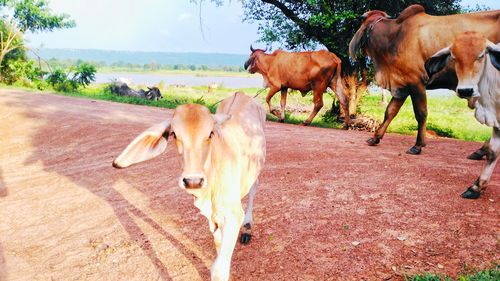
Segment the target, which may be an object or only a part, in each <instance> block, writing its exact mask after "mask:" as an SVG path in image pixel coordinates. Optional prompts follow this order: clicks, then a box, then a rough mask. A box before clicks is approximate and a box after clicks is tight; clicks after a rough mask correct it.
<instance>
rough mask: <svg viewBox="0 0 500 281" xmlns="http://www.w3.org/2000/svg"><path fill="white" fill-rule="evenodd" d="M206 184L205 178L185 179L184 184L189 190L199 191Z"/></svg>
mask: <svg viewBox="0 0 500 281" xmlns="http://www.w3.org/2000/svg"><path fill="white" fill-rule="evenodd" d="M204 182H205V179H204V178H199V177H192V178H183V179H182V183H183V185H184V188H187V189H198V188H202V187H203V183H204Z"/></svg>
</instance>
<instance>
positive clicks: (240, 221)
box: [113, 93, 266, 280]
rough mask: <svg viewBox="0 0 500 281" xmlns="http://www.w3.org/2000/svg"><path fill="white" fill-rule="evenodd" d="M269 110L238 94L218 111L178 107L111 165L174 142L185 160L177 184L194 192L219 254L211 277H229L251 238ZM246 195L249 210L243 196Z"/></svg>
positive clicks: (126, 163)
mask: <svg viewBox="0 0 500 281" xmlns="http://www.w3.org/2000/svg"><path fill="white" fill-rule="evenodd" d="M265 117H266V112H265V109H264V108H263V107H262V105H261V104H259V103H258V102H257V101H256V100H255V99H253V98H251V97H248V96H246V95H245V94H243V93H235V94H234V95H233V96H231V97H229V98H226V99H224V100H223V101H222V102H221V104H220V106H219V107H218V108H217V112H216V114H214V115H212V114H210V111H209V110H208V109H207V108H206V107H204V106H201V105H197V104H186V105H181V106H178V107H177V108H176V109H175V111H174V114H173V117H172V119H171V120H166V121H164V122H162V123H160V124H157V125H154V126H152V127H151V128H149V129H147V130H146V131H144V132H143V133H142V134H140V135H139V136H138V137H137V138H135V139H134V140H133V141H132V142H131V143H130V144H129V145H128V146H127V148H126V149H125V150H124V151H123V152H122V153H121V154H120V155H119V156H118V157H117V158H116V160H115V161H114V162H113V166H114V167H116V168H125V167H128V166H130V165H132V164H134V163H138V162H142V161H145V160H148V159H151V158H153V157H155V156H158V155H160V154H161V153H162V152H163V151H165V149H166V147H167V141H168V140H169V139H170V140H172V141H173V142H174V143H175V145H176V147H177V151H178V153H179V155H180V158H181V159H182V164H183V165H182V168H183V170H182V173H181V174H180V176H179V186H180V187H181V188H182V189H184V190H185V191H186V192H187V193H189V194H191V195H193V196H194V198H195V201H194V205H195V206H196V207H197V208H198V209H199V210H200V213H201V214H202V215H204V216H205V217H206V218H207V219H208V222H209V227H210V231H211V232H212V234H213V238H214V242H215V249H216V251H217V257H216V259H215V261H214V263H213V265H212V269H211V277H212V280H228V279H229V270H230V266H231V256H232V254H233V250H234V247H235V244H236V241H237V240H238V233H239V229H240V227H242V231H243V232H242V235H241V237H240V242H241V243H243V244H247V243H248V242H250V238H251V227H252V209H253V200H254V197H255V194H256V192H257V185H258V176H259V174H260V172H261V170H262V168H263V165H264V160H265V156H266V140H265V136H264V125H265ZM247 194H248V203H247V209H246V212H244V211H243V207H242V203H241V200H242V199H243V197H245V196H246V195H247Z"/></svg>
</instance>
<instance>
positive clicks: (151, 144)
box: [113, 121, 170, 168]
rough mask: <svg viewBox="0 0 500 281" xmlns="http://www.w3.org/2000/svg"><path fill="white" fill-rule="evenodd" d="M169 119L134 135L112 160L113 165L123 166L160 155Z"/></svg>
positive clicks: (168, 127)
mask: <svg viewBox="0 0 500 281" xmlns="http://www.w3.org/2000/svg"><path fill="white" fill-rule="evenodd" d="M169 132H170V121H164V122H162V123H160V124H156V125H154V126H152V127H151V128H149V129H147V130H146V131H144V132H142V133H141V134H140V135H139V136H138V137H136V138H135V139H134V140H133V141H132V142H131V143H130V144H129V145H128V146H127V148H125V150H124V151H123V152H122V153H121V154H120V155H119V156H118V157H117V158H116V159H115V161H113V167H115V168H125V167H128V166H130V165H132V164H135V163H139V162H143V161H146V160H149V159H151V158H154V157H156V156H158V155H160V154H161V153H162V152H163V151H165V149H166V148H167V139H166V138H167V137H168V134H169Z"/></svg>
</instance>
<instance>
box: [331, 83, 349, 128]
mask: <svg viewBox="0 0 500 281" xmlns="http://www.w3.org/2000/svg"><path fill="white" fill-rule="evenodd" d="M330 89H332V90H333V91H334V92H335V95H336V96H337V98H338V99H339V102H340V106H341V107H342V110H343V111H344V126H343V129H345V130H347V129H349V124H351V116H350V113H349V98H348V97H347V96H346V95H345V94H344V89H343V87H342V82H341V81H337V79H333V80H332V82H330Z"/></svg>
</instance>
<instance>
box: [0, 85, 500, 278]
mask: <svg viewBox="0 0 500 281" xmlns="http://www.w3.org/2000/svg"><path fill="white" fill-rule="evenodd" d="M430 110H432V109H430ZM171 112H172V111H171V110H166V109H159V108H151V107H144V106H134V105H126V104H117V103H110V102H103V101H92V100H87V99H78V98H70V97H63V96H56V95H49V94H35V93H23V92H20V91H13V90H1V91H0V132H1V134H0V280H1V281H5V280H170V279H172V280H207V279H209V268H210V265H211V262H212V260H213V258H214V255H215V250H214V248H213V244H212V239H211V234H210V232H209V230H208V224H207V221H206V219H205V218H204V217H202V216H201V215H199V214H198V211H197V209H196V208H195V207H194V206H193V201H192V198H191V197H190V196H189V195H188V194H186V193H185V192H184V191H182V190H181V189H180V188H179V187H177V175H178V173H179V171H180V167H179V161H178V160H177V158H176V156H175V152H174V149H172V147H169V148H168V149H167V153H165V154H164V155H162V156H160V157H158V158H156V159H154V160H152V161H149V162H146V163H143V164H139V165H136V166H133V167H130V168H129V169H124V170H116V169H113V168H112V167H111V161H112V160H113V158H114V157H116V156H117V155H118V154H119V153H120V152H121V151H122V149H123V148H124V147H125V146H126V145H127V144H128V143H129V142H130V141H131V139H133V137H135V136H136V135H137V134H138V133H140V132H141V131H142V130H143V129H145V128H147V127H149V126H150V125H151V124H153V123H156V122H160V121H162V120H164V119H166V118H169V117H170V115H171ZM266 130H267V136H268V144H267V145H268V158H267V162H266V166H265V168H264V172H263V174H262V175H261V185H260V190H259V192H258V194H257V197H256V200H255V208H254V219H255V227H254V229H253V230H254V237H253V239H252V242H251V243H250V245H247V246H242V245H237V247H236V250H235V253H234V255H233V260H232V267H231V273H232V280H384V279H391V280H401V279H402V278H403V274H405V273H406V274H414V273H421V272H424V271H430V272H435V273H446V274H451V275H456V274H458V273H459V272H461V270H463V268H464V266H465V267H467V268H474V269H482V268H490V267H491V266H492V264H494V263H498V262H499V260H500V242H499V241H500V212H499V202H500V173H499V170H500V168H499V167H497V169H496V171H495V173H494V175H493V178H492V183H491V184H490V187H489V188H488V190H487V191H486V193H484V194H483V195H482V197H481V198H480V199H479V200H476V201H470V200H464V199H461V198H460V197H459V194H460V192H462V191H463V190H464V189H465V188H466V187H467V186H468V185H469V184H470V183H472V182H473V181H474V180H475V179H476V177H477V176H478V174H479V172H480V170H481V168H482V166H483V165H484V162H474V161H470V160H466V159H465V157H466V156H467V155H468V154H469V153H470V152H472V151H473V150H474V149H476V148H477V147H478V146H479V145H480V144H479V143H471V142H464V141H457V140H450V139H430V140H429V144H428V146H427V147H426V148H425V149H424V152H423V154H422V155H420V156H410V155H406V154H405V153H404V152H405V150H406V149H407V148H408V147H410V146H411V145H412V143H413V140H414V137H412V136H400V135H390V134H389V135H387V136H386V137H385V138H384V140H383V142H382V143H381V145H379V146H378V147H368V146H367V145H365V140H366V139H367V138H368V137H369V134H368V133H363V132H354V131H347V132H346V131H341V130H329V129H321V128H310V127H302V126H295V125H286V124H278V123H268V124H267V129H266ZM353 242H354V243H353ZM358 243H359V244H358Z"/></svg>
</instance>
